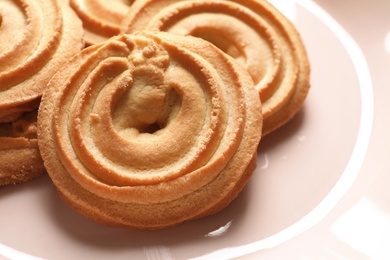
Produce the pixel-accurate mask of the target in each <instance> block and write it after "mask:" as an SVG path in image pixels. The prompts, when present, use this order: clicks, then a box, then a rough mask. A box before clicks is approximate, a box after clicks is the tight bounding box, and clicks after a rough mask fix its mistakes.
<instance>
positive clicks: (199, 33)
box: [123, 0, 310, 135]
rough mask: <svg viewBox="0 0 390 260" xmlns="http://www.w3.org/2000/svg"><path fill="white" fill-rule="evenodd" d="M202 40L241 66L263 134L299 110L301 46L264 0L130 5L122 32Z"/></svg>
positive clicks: (303, 66) (305, 69)
mask: <svg viewBox="0 0 390 260" xmlns="http://www.w3.org/2000/svg"><path fill="white" fill-rule="evenodd" d="M137 30H152V31H166V32H170V33H176V34H183V35H193V36H196V37H200V38H203V39H205V40H207V41H209V42H211V43H213V44H214V45H216V46H217V47H219V48H220V49H221V50H223V51H224V52H225V53H227V54H229V55H230V56H232V57H234V58H235V59H236V60H238V61H239V62H240V63H241V64H243V65H244V66H245V67H246V69H247V71H248V72H249V74H250V75H251V77H252V79H253V81H254V82H255V85H256V89H257V91H258V93H259V95H260V98H261V101H262V104H263V117H264V127H263V135H266V134H268V133H270V132H272V131H274V130H275V129H277V128H279V127H280V126H282V125H284V124H285V123H286V122H288V121H289V120H290V119H291V118H292V117H293V116H294V115H295V114H296V113H297V112H298V110H299V109H300V108H301V106H302V104H303V102H304V100H305V98H306V96H307V93H308V90H309V87H310V82H309V81H310V75H309V74H310V66H309V61H308V57H307V54H306V50H305V47H304V45H303V43H302V40H301V38H300V36H299V34H298V32H297V30H296V28H295V27H294V26H293V24H292V23H291V22H290V21H289V20H288V19H287V18H286V17H284V16H283V15H282V14H281V13H280V12H279V11H278V10H277V9H276V8H274V7H273V6H272V5H271V4H269V3H268V2H267V1H265V0H242V1H241V0H240V1H236V0H226V1H219V0H209V1H202V0H200V1H198V0H170V1H159V0H146V1H136V2H135V3H134V4H133V5H132V8H131V11H130V13H129V14H128V16H127V18H126V19H125V20H124V22H123V32H126V33H131V32H134V31H137Z"/></svg>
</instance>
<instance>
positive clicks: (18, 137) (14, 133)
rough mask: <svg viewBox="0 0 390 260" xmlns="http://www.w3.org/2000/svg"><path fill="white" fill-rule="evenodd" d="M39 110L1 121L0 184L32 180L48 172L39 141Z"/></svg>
mask: <svg viewBox="0 0 390 260" xmlns="http://www.w3.org/2000/svg"><path fill="white" fill-rule="evenodd" d="M36 122H37V110H36V109H35V110H33V111H29V112H25V113H22V114H18V115H15V118H14V119H13V121H12V122H2V123H0V186H3V185H9V184H17V183H21V182H26V181H29V180H31V179H33V178H35V177H38V176H40V175H42V174H43V173H45V169H44V167H43V162H42V158H41V155H40V153H39V149H38V141H37V123H36Z"/></svg>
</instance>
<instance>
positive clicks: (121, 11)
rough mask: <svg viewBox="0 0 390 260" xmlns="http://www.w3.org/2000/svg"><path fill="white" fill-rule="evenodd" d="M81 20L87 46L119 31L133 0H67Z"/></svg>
mask: <svg viewBox="0 0 390 260" xmlns="http://www.w3.org/2000/svg"><path fill="white" fill-rule="evenodd" d="M69 1H70V5H71V7H72V8H73V9H74V10H75V11H76V13H77V15H78V16H79V17H80V19H81V20H82V21H83V27H84V30H85V42H86V44H87V46H89V45H92V44H96V43H99V42H102V41H104V40H106V39H107V38H110V37H112V36H114V35H117V34H119V33H120V25H121V23H122V20H123V19H124V18H125V16H126V14H127V12H128V11H129V8H130V6H131V4H132V2H133V1H134V0H109V1H107V0H69Z"/></svg>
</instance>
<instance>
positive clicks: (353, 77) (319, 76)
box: [0, 0, 390, 259]
mask: <svg viewBox="0 0 390 260" xmlns="http://www.w3.org/2000/svg"><path fill="white" fill-rule="evenodd" d="M272 2H274V3H275V5H277V6H278V7H279V8H280V9H281V10H282V11H283V12H284V13H285V14H286V15H287V16H288V17H289V18H290V19H291V20H292V21H293V22H294V23H295V24H296V26H297V28H298V30H299V31H300V33H301V35H302V37H303V40H304V42H305V44H306V46H307V50H308V53H309V57H310V61H311V64H312V88H311V90H310V93H309V96H308V98H307V101H306V103H305V105H304V107H303V109H302V111H301V112H300V113H299V114H298V115H297V116H296V117H295V118H294V119H293V121H291V122H290V123H289V124H288V125H286V126H285V127H283V128H282V129H280V130H278V131H277V132H275V133H273V134H271V135H270V136H268V137H266V138H264V139H263V140H262V142H261V145H260V148H259V156H258V167H257V170H256V172H255V174H254V177H253V178H252V179H251V180H250V182H249V184H248V186H247V187H246V188H245V190H244V191H243V193H242V194H240V196H239V197H238V198H237V200H235V201H234V202H233V203H232V204H231V205H230V206H229V207H228V208H226V209H225V210H224V211H222V212H220V213H219V214H216V215H214V216H211V217H208V218H205V219H201V220H197V221H192V222H189V223H185V224H183V225H179V226H177V227H175V228H171V229H167V230H161V231H136V230H129V229H122V228H110V227H105V226H101V225H98V224H95V223H92V222H90V221H89V220H86V219H84V218H83V217H81V216H79V215H78V214H77V213H75V212H73V211H72V210H70V209H69V208H68V207H67V206H65V204H64V203H63V202H62V201H61V200H60V199H59V198H58V196H57V194H56V192H55V190H54V188H53V186H52V185H51V183H50V180H49V178H48V177H47V176H45V177H42V178H40V179H38V180H34V181H31V182H29V183H25V184H22V185H18V186H15V187H4V188H1V189H0V209H1V213H0V257H4V258H15V259H21V258H23V257H25V258H27V259H30V258H34V257H39V258H45V259H189V258H205V259H208V258H210V259H216V258H217V257H219V258H223V259H227V258H234V257H239V258H240V259H319V258H323V259H370V258H375V259H387V258H390V249H388V248H387V244H388V242H389V241H390V203H388V202H387V201H386V200H387V199H390V193H389V191H388V190H387V186H388V183H389V181H390V176H387V175H388V173H390V163H389V161H390V148H389V147H390V138H389V136H388V135H387V133H389V130H390V122H389V121H390V117H389V116H388V112H389V111H390V104H389V103H388V99H389V98H390V87H389V83H390V72H389V71H388V69H389V68H390V66H389V65H390V16H389V13H390V12H389V11H390V2H389V1H387V0H377V1H375V4H373V2H372V1H370V0H340V1H326V0H316V1H310V0H294V1H285V0H273V1H272ZM336 2H337V3H336Z"/></svg>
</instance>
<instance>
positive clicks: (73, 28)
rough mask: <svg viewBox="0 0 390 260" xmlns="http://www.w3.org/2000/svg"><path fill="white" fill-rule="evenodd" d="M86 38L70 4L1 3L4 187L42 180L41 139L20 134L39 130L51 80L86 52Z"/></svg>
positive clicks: (0, 175) (0, 169)
mask: <svg viewBox="0 0 390 260" xmlns="http://www.w3.org/2000/svg"><path fill="white" fill-rule="evenodd" d="M82 37H83V29H82V25H81V21H80V20H79V18H78V17H77V16H76V15H75V13H74V12H73V11H72V9H71V8H70V7H69V6H68V5H67V2H66V1H62V0H61V1H59V0H2V1H1V2H0V39H1V41H0V151H1V154H0V160H1V163H0V185H5V184H10V183H18V182H23V181H26V180H29V179H31V178H32V177H35V176H38V175H40V174H42V172H43V164H42V160H41V159H40V156H39V153H38V146H37V139H36V133H35V135H31V134H27V132H25V131H24V130H23V131H20V132H19V133H18V134H16V133H15V132H14V131H15V129H17V128H18V127H21V126H22V124H25V122H27V121H28V122H29V123H28V125H30V126H33V125H36V117H35V118H34V117H33V118H31V113H34V112H33V111H34V110H35V111H36V110H37V108H38V106H39V102H40V97H41V96H42V93H43V91H44V89H45V87H46V85H47V83H48V82H49V80H50V78H51V77H52V76H53V75H54V73H55V72H57V71H58V70H59V69H60V68H61V66H62V65H63V64H64V63H65V62H66V61H67V60H68V59H69V58H71V57H72V56H73V55H74V54H76V53H77V52H78V51H79V50H80V49H81V48H82V47H83V45H84V43H83V39H82ZM34 120H35V121H34ZM30 128H31V127H30ZM19 130H20V129H19ZM25 130H27V129H25ZM28 132H29V133H31V129H29V130H28ZM35 132H36V131H35ZM15 134H16V135H15Z"/></svg>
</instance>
